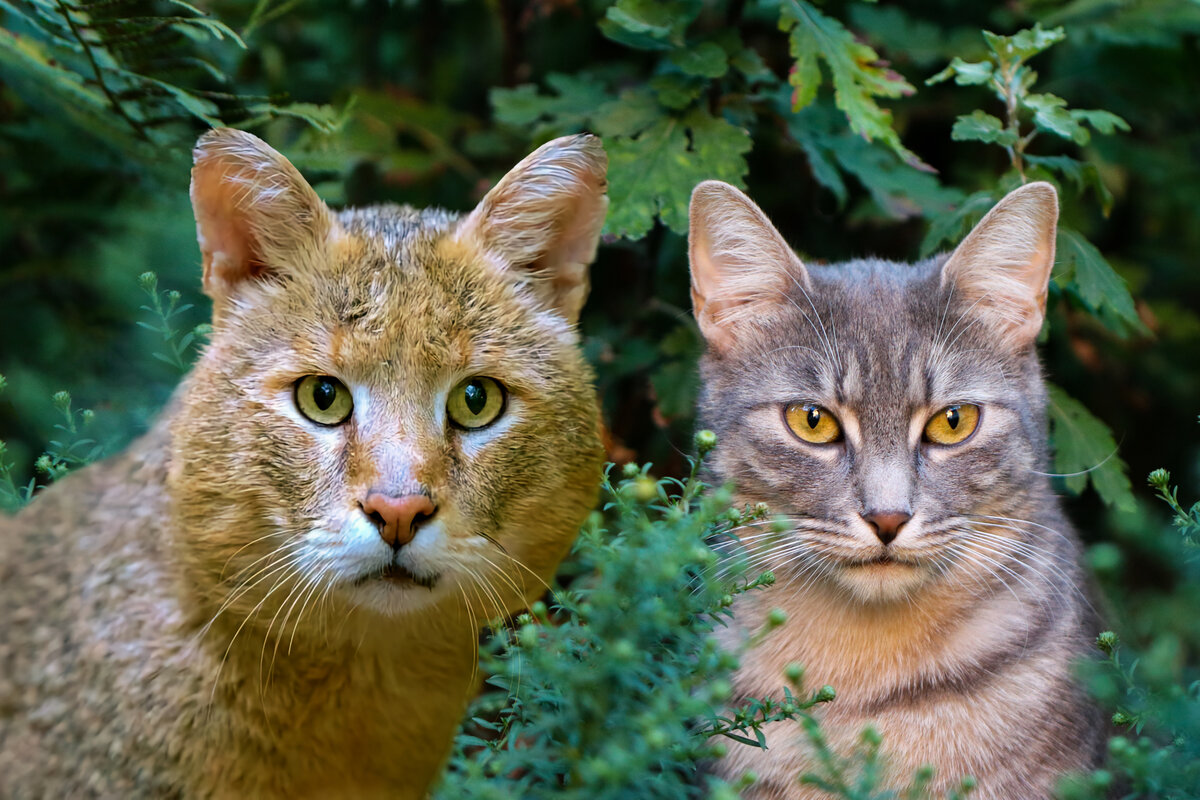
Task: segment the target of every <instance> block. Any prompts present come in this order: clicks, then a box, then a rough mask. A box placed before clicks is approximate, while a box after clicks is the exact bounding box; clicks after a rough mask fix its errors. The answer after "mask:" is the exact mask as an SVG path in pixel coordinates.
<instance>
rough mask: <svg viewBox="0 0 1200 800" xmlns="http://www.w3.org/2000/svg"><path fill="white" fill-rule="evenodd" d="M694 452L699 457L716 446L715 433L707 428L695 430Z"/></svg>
mask: <svg viewBox="0 0 1200 800" xmlns="http://www.w3.org/2000/svg"><path fill="white" fill-rule="evenodd" d="M695 441H696V452H698V453H699V454H700V457H701V458H703V457H704V456H706V455H708V454H709V453H711V452H712V449H713V448H714V447H716V446H717V435H716V434H715V433H713V432H712V431H709V430H703V431H696V439H695Z"/></svg>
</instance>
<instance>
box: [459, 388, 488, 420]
mask: <svg viewBox="0 0 1200 800" xmlns="http://www.w3.org/2000/svg"><path fill="white" fill-rule="evenodd" d="M463 394H464V395H465V398H464V399H465V400H466V401H467V409H468V410H470V412H471V413H472V414H476V415H478V414H480V413H482V412H483V409H484V408H485V407H486V406H487V389H485V388H484V387H483V383H482V382H480V381H471V382H470V383H468V384H467V385H466V387H465V388H464V389H463Z"/></svg>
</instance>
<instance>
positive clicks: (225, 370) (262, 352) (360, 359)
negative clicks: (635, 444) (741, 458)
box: [170, 130, 607, 630]
mask: <svg viewBox="0 0 1200 800" xmlns="http://www.w3.org/2000/svg"><path fill="white" fill-rule="evenodd" d="M605 166H606V159H605V155H604V151H603V149H602V148H601V146H600V143H599V141H598V140H597V139H595V138H593V137H590V136H575V137H567V138H563V139H558V140H555V141H553V142H550V143H549V144H547V145H545V146H543V147H542V148H540V149H539V150H538V151H537V152H535V153H533V154H532V155H530V156H529V157H528V158H526V159H525V160H524V161H522V162H521V163H520V164H519V165H518V166H517V167H516V168H514V169H513V170H512V171H511V172H510V173H509V174H508V175H507V176H505V177H504V179H503V180H501V181H500V183H499V184H497V185H496V187H495V188H493V189H492V191H491V192H490V193H488V195H487V196H486V197H485V198H484V199H483V200H482V201H481V202H480V204H479V206H478V207H477V208H475V210H474V211H472V212H471V213H469V214H467V215H465V216H461V217H460V216H459V215H456V214H452V213H447V212H443V211H438V210H428V211H419V210H413V209H410V208H406V207H397V206H391V207H388V206H381V207H374V208H365V209H358V210H348V211H344V212H341V213H334V212H332V211H331V210H330V209H328V208H327V207H326V206H325V204H324V203H322V202H321V200H320V199H319V198H318V197H317V195H316V193H315V192H314V191H313V190H312V188H310V187H309V185H308V184H307V183H306V182H305V181H304V179H303V178H302V177H301V176H300V174H299V173H298V172H297V171H296V169H295V168H294V167H293V166H292V165H291V164H290V163H289V162H288V161H287V160H286V159H285V158H283V156H281V155H280V154H279V153H277V152H275V151H274V150H272V149H271V148H270V147H268V146H267V145H266V144H265V143H263V142H262V141H260V140H259V139H257V138H255V137H254V136H251V135H250V134H247V133H242V132H240V131H234V130H216V131H212V132H210V133H208V134H206V135H205V136H203V137H202V138H201V139H200V141H199V143H198V144H197V146H196V150H195V168H194V169H193V171H192V204H193V208H194V210H195V215H196V222H197V231H198V235H199V240H200V249H201V251H202V255H203V261H204V289H205V292H206V293H207V294H208V295H210V296H211V297H212V299H213V334H212V339H211V343H210V344H209V346H208V347H207V348H206V349H205V351H204V353H203V355H202V356H201V358H200V361H199V363H198V364H197V365H196V368H195V369H194V371H193V373H192V374H191V375H190V377H189V378H188V379H187V381H186V383H185V384H184V386H183V387H182V388H181V391H180V395H179V398H180V401H181V403H182V408H181V410H180V413H179V414H178V415H177V416H176V418H175V421H174V423H173V427H172V434H173V456H172V467H171V474H170V491H171V494H172V501H173V502H172V507H173V513H174V515H175V520H176V525H175V526H174V529H175V530H176V531H177V532H178V542H177V547H178V548H179V550H180V552H181V553H182V554H183V563H184V567H185V571H186V574H187V575H188V582H189V584H190V585H191V588H192V589H193V590H194V591H195V592H196V593H197V595H198V599H199V605H200V611H201V614H202V615H203V616H205V617H206V618H207V617H211V616H212V614H213V613H214V607H218V608H221V607H224V608H225V611H224V612H223V613H224V615H225V617H227V618H230V619H233V620H235V621H239V622H240V621H241V620H244V619H247V618H253V619H255V620H258V621H259V622H260V623H261V624H262V625H264V626H266V625H267V624H268V622H269V621H272V622H273V623H274V624H275V626H276V628H277V629H281V628H282V626H283V625H286V626H287V628H288V630H291V626H292V625H293V624H294V623H295V622H296V620H297V619H298V615H300V614H307V615H309V616H310V618H311V615H314V614H316V615H320V614H321V613H325V612H327V610H328V609H330V608H332V609H334V610H335V611H340V613H341V614H343V616H344V615H345V614H346V613H351V612H350V610H353V609H357V610H359V611H360V612H365V613H367V614H368V615H369V614H374V613H378V614H383V615H408V614H411V613H413V612H418V613H420V612H422V610H423V609H426V610H428V609H430V607H431V606H434V605H436V606H438V607H441V608H446V607H449V606H451V605H455V606H460V607H461V606H465V607H467V608H468V609H469V610H470V614H471V615H472V616H474V617H475V618H477V619H479V618H488V617H491V616H494V615H498V614H501V613H504V612H508V611H511V610H513V609H514V608H516V607H518V606H520V605H521V604H522V603H524V602H525V601H526V600H527V598H529V597H532V596H535V595H537V594H538V593H540V591H541V590H542V589H543V588H544V583H543V582H544V581H546V580H548V579H549V577H550V575H551V574H552V572H553V570H554V568H555V567H556V566H557V564H558V562H559V560H560V559H561V558H562V556H563V555H564V554H565V553H566V551H567V549H568V547H569V546H570V544H571V542H572V540H573V539H574V536H575V533H576V531H577V529H578V526H579V523H580V522H581V521H582V519H583V517H584V516H585V515H586V514H587V512H588V510H589V509H590V508H591V507H592V505H593V503H594V502H595V499H596V495H597V485H598V478H599V471H600V465H601V463H602V457H603V453H602V450H601V447H600V443H599V439H598V431H597V425H598V410H597V406H596V400H595V394H594V390H593V388H592V375H591V371H590V370H589V368H588V365H587V364H586V362H585V360H584V359H583V357H582V355H581V353H580V352H579V347H578V339H577V334H576V332H575V326H574V323H575V321H576V319H577V317H578V314H579V311H580V307H581V306H582V304H583V301H584V299H585V297H586V294H587V266H588V264H589V263H590V262H591V260H592V258H593V257H594V255H595V249H596V243H597V238H598V236H599V232H600V227H601V225H602V223H603V219H604V212H605V209H606V206H607V198H606V196H605ZM425 616H426V617H428V616H431V615H430V614H428V613H426V614H425ZM432 616H436V615H432Z"/></svg>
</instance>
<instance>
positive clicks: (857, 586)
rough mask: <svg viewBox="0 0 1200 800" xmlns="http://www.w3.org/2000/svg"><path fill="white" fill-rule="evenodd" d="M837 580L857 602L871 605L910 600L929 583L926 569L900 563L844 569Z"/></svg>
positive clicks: (837, 571)
mask: <svg viewBox="0 0 1200 800" xmlns="http://www.w3.org/2000/svg"><path fill="white" fill-rule="evenodd" d="M834 576H835V579H836V580H837V582H838V583H839V584H841V585H842V586H843V587H844V588H846V589H848V590H850V592H851V593H852V594H854V596H855V597H856V598H858V599H859V600H862V601H863V602H867V603H881V602H890V601H895V600H906V599H908V598H910V597H912V595H913V594H914V593H915V592H916V591H917V589H919V588H921V586H923V585H924V584H925V583H926V582H927V581H928V580H929V574H928V572H927V571H926V570H925V569H924V568H922V567H920V566H918V565H915V564H904V563H900V562H891V563H888V564H858V565H843V566H840V567H839V568H838V569H837V570H836V571H835V572H834Z"/></svg>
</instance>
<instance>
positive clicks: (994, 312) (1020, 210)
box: [942, 182, 1058, 348]
mask: <svg viewBox="0 0 1200 800" xmlns="http://www.w3.org/2000/svg"><path fill="white" fill-rule="evenodd" d="M1057 227H1058V193H1057V192H1056V191H1055V189H1054V187H1053V186H1052V185H1050V184H1049V183H1043V182H1038V183H1029V184H1026V185H1025V186H1022V187H1020V188H1019V189H1014V190H1013V191H1011V192H1009V193H1008V195H1006V196H1005V197H1004V199H1003V200H1001V201H1000V202H999V203H997V204H996V206H995V207H994V208H993V209H992V210H991V211H989V212H988V213H987V215H986V216H984V218H983V219H982V220H980V222H979V224H978V225H976V226H975V228H974V229H973V230H972V231H971V233H970V234H968V235H967V238H966V239H964V240H963V241H962V243H961V244H960V245H959V246H958V247H957V248H956V249H955V250H954V252H953V253H952V254H951V255H950V258H949V259H948V260H947V261H946V263H945V265H944V266H943V267H942V285H943V286H945V285H947V284H953V286H954V290H955V292H956V293H958V294H959V295H960V296H961V297H963V298H965V299H966V301H967V302H968V304H969V305H971V306H972V311H971V313H972V314H974V315H975V316H976V317H977V318H979V319H981V320H983V321H984V322H985V323H986V324H988V325H990V326H991V327H992V329H994V330H995V331H996V332H997V333H998V334H1000V336H1001V337H1002V338H1003V339H1004V340H1005V341H1006V342H1008V343H1009V344H1011V345H1012V346H1014V347H1017V348H1021V347H1026V346H1028V345H1031V344H1033V342H1034V341H1035V340H1036V339H1037V336H1038V333H1039V332H1040V331H1041V329H1042V320H1043V318H1044V317H1045V314H1046V291H1047V288H1048V286H1049V283H1050V270H1051V269H1052V268H1053V267H1054V237H1055V233H1056V230H1057Z"/></svg>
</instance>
